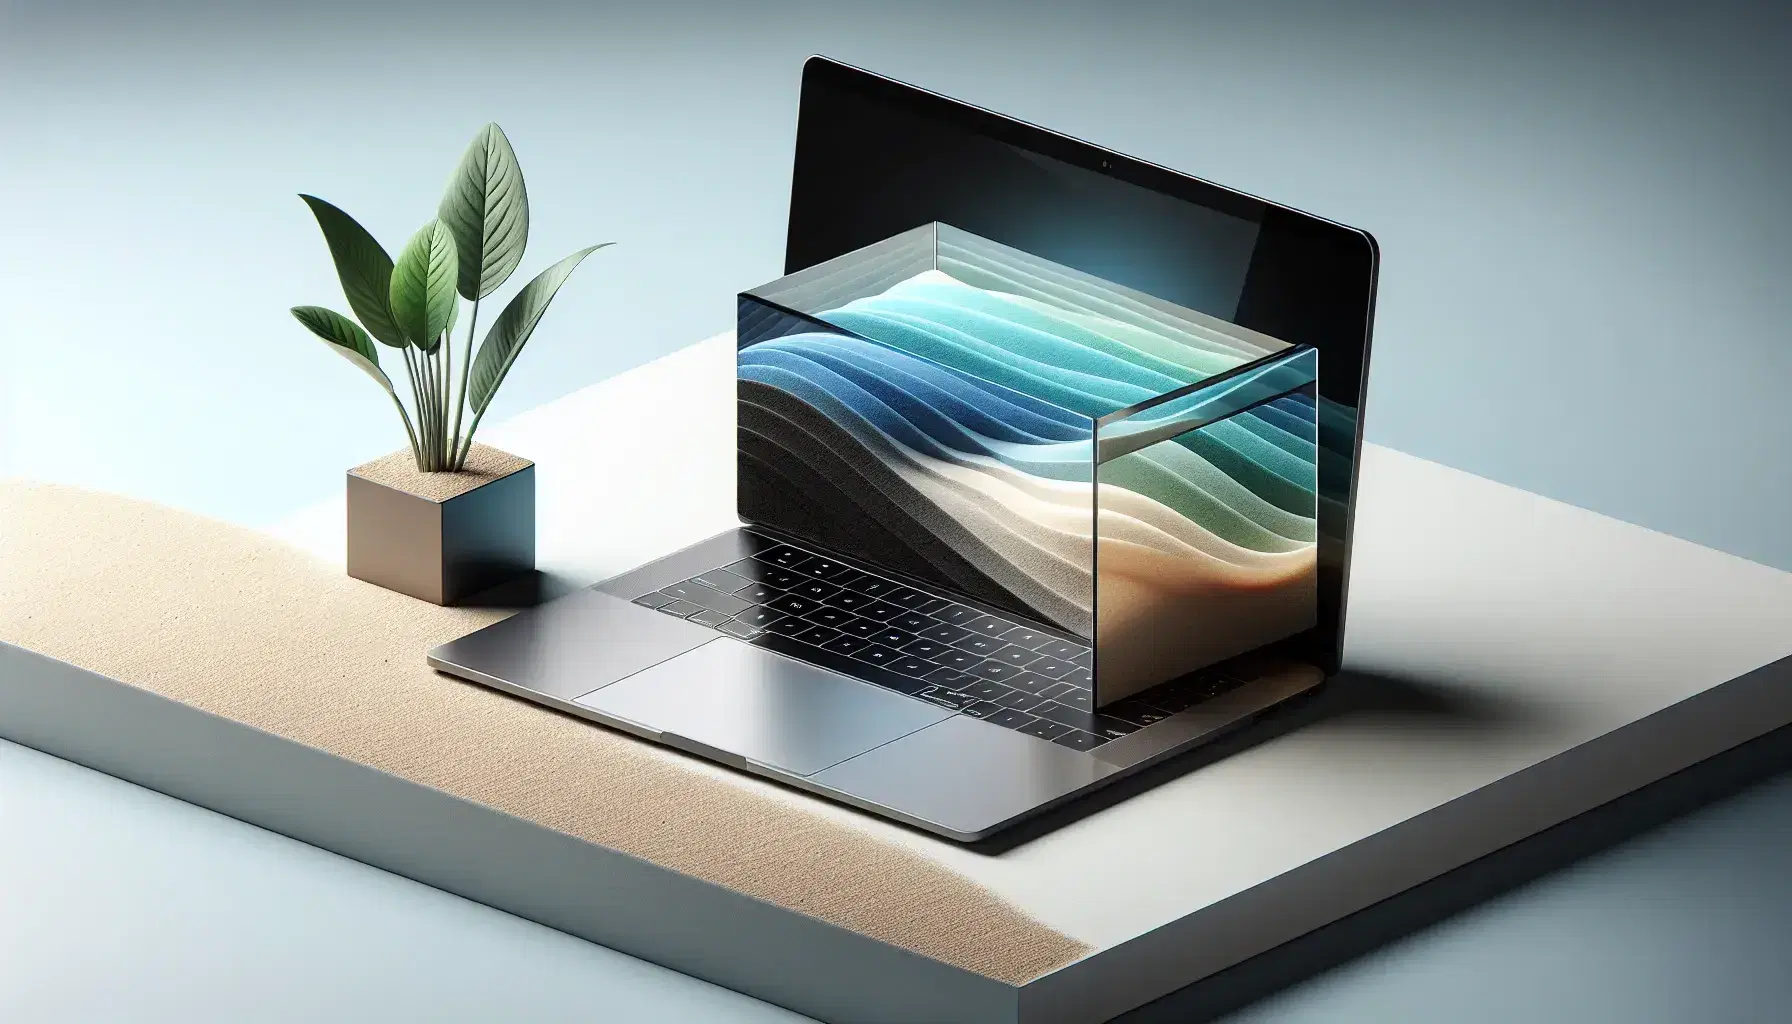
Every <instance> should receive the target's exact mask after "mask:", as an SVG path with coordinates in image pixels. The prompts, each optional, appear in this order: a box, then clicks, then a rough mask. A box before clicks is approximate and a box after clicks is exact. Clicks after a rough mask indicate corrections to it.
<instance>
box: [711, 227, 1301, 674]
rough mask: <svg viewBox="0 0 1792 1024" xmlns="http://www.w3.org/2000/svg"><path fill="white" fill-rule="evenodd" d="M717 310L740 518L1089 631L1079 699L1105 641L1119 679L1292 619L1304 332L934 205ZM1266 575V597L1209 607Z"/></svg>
mask: <svg viewBox="0 0 1792 1024" xmlns="http://www.w3.org/2000/svg"><path fill="white" fill-rule="evenodd" d="M739 312H740V315H739V325H738V326H739V332H738V344H739V353H738V360H737V365H738V390H737V394H738V400H739V431H740V453H739V464H740V485H739V486H740V494H739V504H740V513H741V515H742V517H743V518H744V519H746V520H747V521H749V522H754V523H758V524H761V525H765V526H770V527H774V528H776V529H779V530H782V531H784V532H786V533H790V534H793V535H795V536H798V537H802V538H807V539H809V540H811V541H813V542H815V543H817V544H819V545H821V546H824V547H827V548H831V549H833V550H836V551H839V552H842V553H847V554H852V555H855V556H857V557H859V558H860V559H862V560H865V561H868V562H871V563H873V564H876V565H879V566H882V567H885V568H888V569H892V570H895V571H897V572H899V573H905V574H907V575H909V576H911V577H915V578H917V579H920V580H924V581H929V582H932V583H935V584H938V585H939V586H941V587H942V588H945V589H947V590H950V591H955V592H957V593H959V594H963V595H968V596H970V597H972V598H975V599H977V600H980V601H982V602H984V603H987V604H989V605H992V606H994V607H997V608H1002V609H1006V610H1009V611H1012V612H1015V613H1017V614H1019V615H1023V616H1026V617H1027V618H1030V619H1032V620H1035V621H1037V622H1041V623H1044V624H1048V625H1051V626H1055V627H1057V628H1059V629H1061V630H1064V631H1066V632H1069V633H1072V634H1075V635H1078V636H1081V637H1086V638H1090V639H1091V640H1094V639H1097V638H1099V640H1100V642H1101V649H1100V650H1098V652H1097V658H1096V661H1097V674H1098V680H1097V684H1098V686H1099V687H1100V689H1099V690H1098V693H1099V696H1100V702H1102V703H1105V702H1106V701H1108V700H1109V699H1112V696H1113V695H1111V694H1110V693H1109V688H1108V686H1107V683H1106V679H1107V676H1108V673H1109V666H1110V664H1112V665H1115V666H1120V668H1119V669H1116V671H1122V672H1123V674H1122V675H1121V676H1118V677H1116V678H1117V679H1118V680H1119V686H1120V687H1121V689H1124V690H1125V691H1126V692H1132V691H1133V690H1136V689H1139V688H1142V686H1144V685H1149V684H1148V683H1139V681H1140V680H1143V679H1145V678H1147V677H1148V676H1149V675H1150V674H1151V673H1152V672H1156V671H1158V670H1159V669H1158V668H1155V667H1151V666H1181V667H1180V668H1178V669H1177V671H1178V672H1180V671H1185V670H1186V669H1187V668H1193V667H1197V666H1196V665H1195V662H1197V661H1200V659H1201V658H1203V657H1206V653H1204V652H1208V653H1210V652H1213V651H1219V650H1222V649H1227V650H1228V651H1229V653H1238V652H1237V651H1230V649H1229V648H1230V647H1231V646H1236V644H1228V643H1225V642H1218V641H1216V640H1214V639H1213V638H1214V637H1215V635H1216V634H1218V633H1227V634H1228V635H1233V636H1234V637H1235V638H1243V637H1245V636H1246V634H1245V633H1240V632H1237V628H1238V626H1237V624H1242V623H1245V622H1247V621H1248V622H1250V623H1264V624H1265V627H1264V628H1263V629H1253V631H1251V632H1250V633H1249V636H1250V637H1253V638H1266V639H1270V640H1273V639H1279V638H1280V636H1285V635H1288V633H1291V632H1298V631H1299V630H1301V629H1305V628H1307V627H1309V626H1311V625H1312V624H1313V621H1312V620H1313V615H1314V612H1313V607H1314V600H1315V598H1314V595H1313V593H1312V591H1313V586H1314V572H1313V568H1312V564H1313V540H1314V536H1313V516H1314V510H1313V500H1314V498H1313V494H1314V489H1315V484H1314V480H1313V465H1314V452H1313V450H1312V449H1313V445H1314V439H1315V432H1314V429H1313V418H1314V411H1313V408H1314V407H1313V402H1312V399H1311V395H1312V388H1311V382H1312V380H1313V374H1314V372H1315V360H1314V358H1313V357H1314V353H1313V352H1312V350H1311V349H1292V348H1290V347H1289V346H1288V345H1287V344H1285V343H1283V342H1281V341H1279V340H1277V339H1274V338H1270V337H1268V336H1265V335H1261V334H1257V333H1254V332H1251V331H1247V330H1244V329H1241V328H1238V327H1236V326H1234V325H1232V324H1229V323H1226V322H1224V321H1221V320H1218V319H1215V318H1213V317H1209V316H1207V315H1205V314H1202V313H1200V312H1197V311H1195V310H1190V309H1186V308H1183V307H1180V306H1177V305H1175V304H1172V303H1168V302H1165V301H1163V300H1161V299H1157V298H1155V297H1152V296H1150V295H1146V294H1144V293H1142V292H1138V291H1136V290H1132V289H1128V288H1125V287H1122V286H1119V285H1115V284H1112V283H1110V282H1106V281H1103V280H1101V279H1099V278H1095V277H1092V276H1090V275H1088V274H1084V273H1081V272H1078V271H1075V270H1072V269H1070V268H1067V267H1063V266H1060V265H1058V264H1054V263H1051V262H1049V261H1047V260H1042V259H1040V258H1038V257H1035V256H1032V255H1029V254H1027V253H1025V252H1021V251H1020V250H1017V249H1013V248H1010V247H1007V246H1002V245H999V244H997V243H994V242H991V241H989V240H987V239H983V238H979V237H977V236H975V235H971V234H969V233H967V232H964V231H959V230H957V229H954V228H951V227H949V226H947V225H944V224H929V225H923V226H922V227H919V228H916V229H914V230H912V231H908V232H904V233H903V234H900V235H896V236H894V237H892V238H889V239H886V240H885V241H883V242H879V243H877V244H876V245H872V246H869V247H867V248H865V249H861V250H859V251H857V252H854V253H849V254H847V255H845V256H842V257H839V258H837V259H834V260H830V261H828V262H826V263H823V264H819V265H817V266H814V267H810V268H809V269H807V270H804V271H801V272H799V273H797V274H793V275H790V276H788V277H785V278H782V279H780V280H778V281H775V282H772V283H771V284H769V285H766V286H764V287H761V288H756V289H753V290H751V291H749V292H747V293H744V294H743V295H742V296H741V297H740V306H739ZM1303 388H1304V390H1303ZM1098 424H1099V426H1098ZM1303 424H1304V427H1303V426H1302V425H1303ZM1302 444H1304V445H1305V448H1304V449H1302V448H1301V447H1300V445H1302ZM1098 452H1099V454H1100V458H1099V462H1100V478H1101V479H1100V482H1101V486H1100V497H1099V499H1098V497H1097V493H1096V487H1095V483H1096V475H1097V462H1098V458H1097V454H1098ZM1296 463H1298V464H1299V465H1301V466H1305V467H1306V468H1305V470H1304V471H1303V470H1301V469H1299V468H1298V466H1296ZM1302 495H1304V497H1302ZM1098 519H1099V522H1098ZM1301 523H1304V524H1305V525H1304V527H1302V526H1301V525H1300V524H1301ZM1303 529H1304V532H1302V531H1303ZM1160 535H1161V536H1160ZM1098 536H1099V537H1100V538H1101V540H1100V544H1099V553H1098V544H1097V537H1098ZM1148 537H1149V538H1152V539H1151V540H1150V541H1149V543H1148V542H1147V541H1146V538H1148ZM1151 544H1156V545H1157V548H1152V549H1151V550H1153V551H1157V554H1156V555H1155V556H1154V557H1155V561H1152V562H1150V563H1149V565H1146V564H1145V563H1138V562H1137V561H1136V559H1135V560H1134V561H1130V562H1129V561H1128V560H1127V559H1128V558H1131V557H1132V556H1133V555H1134V554H1137V553H1138V552H1140V551H1144V550H1146V549H1147V548H1150V545H1151ZM1158 549H1161V550H1158ZM1234 549H1236V550H1234ZM1216 552H1223V554H1216ZM1240 552H1243V553H1242V554H1241V553H1240ZM1253 559H1254V560H1253ZM1303 560H1304V561H1303ZM1098 563H1099V564H1100V565H1101V574H1100V577H1099V578H1100V580H1101V586H1100V593H1099V594H1098V593H1097V585H1096V580H1097V572H1096V567H1097V564H1098ZM1172 563H1177V564H1172ZM1181 563H1186V564H1181ZM1222 563H1223V564H1225V565H1229V566H1234V569H1232V570H1229V573H1230V574H1228V573H1226V572H1218V571H1217V570H1215V569H1214V568H1213V567H1214V566H1215V565H1219V564H1222ZM1271 563H1273V564H1274V565H1276V566H1279V567H1280V568H1278V569H1276V570H1275V571H1274V572H1269V571H1268V570H1265V573H1263V574H1259V576H1251V575H1250V572H1252V571H1255V569H1256V567H1259V566H1267V565H1270V564H1271ZM1240 566H1242V567H1245V568H1238V567H1240ZM1276 572H1279V573H1281V575H1280V576H1276V575H1275V573H1276ZM1272 577H1274V578H1273V579H1272ZM1278 581H1279V582H1278ZM1297 585H1298V586H1304V587H1305V588H1306V593H1305V596H1304V597H1297V596H1295V595H1294V594H1293V590H1294V589H1295V588H1296V587H1297ZM1228 586H1230V587H1231V590H1230V591H1229V590H1228V589H1227V587H1228ZM1153 588H1155V589H1153ZM1266 592H1274V593H1275V594H1277V595H1279V596H1278V597H1277V598H1276V600H1278V601H1281V602H1282V603H1281V604H1280V605H1278V607H1281V608H1283V609H1284V611H1286V614H1281V615H1278V616H1269V615H1267V613H1261V614H1260V613H1259V612H1256V611H1252V612H1249V613H1248V614H1247V613H1239V614H1232V613H1231V610H1229V609H1225V608H1221V607H1220V605H1221V604H1222V603H1223V602H1224V601H1225V600H1226V599H1227V598H1226V595H1227V594H1228V593H1235V594H1236V595H1237V596H1239V597H1240V599H1241V600H1245V601H1247V602H1250V601H1257V603H1258V604H1261V603H1262V602H1261V601H1258V595H1259V594H1261V593H1266ZM1197 594H1199V595H1205V596H1204V597H1201V598H1197V597H1196V596H1192V595H1197ZM1165 601H1168V602H1169V604H1167V605H1165V604H1163V602H1165ZM1160 605H1162V607H1160ZM1098 607H1099V608H1100V609H1101V611H1100V616H1099V625H1100V626H1101V629H1100V630H1099V631H1098V629H1097V626H1098V615H1097V609H1098ZM1253 607H1255V605H1253ZM1297 612H1298V614H1297ZM1227 615H1230V616H1231V617H1229V618H1228V617H1225V616H1227ZM1116 616H1118V617H1116ZM1215 616H1219V618H1215ZM1203 617H1206V619H1207V620H1208V621H1207V623H1206V625H1203V623H1202V619H1203ZM1272 621H1273V623H1277V624H1282V625H1287V626H1288V627H1289V628H1288V629H1287V630H1286V631H1285V632H1283V633H1281V634H1279V635H1278V636H1268V635H1267V634H1268V633H1269V632H1272V631H1273V630H1270V629H1269V628H1268V625H1267V624H1269V623H1271V622H1272ZM1227 623H1232V624H1233V625H1226V624H1227ZM1146 624H1150V629H1152V630H1155V632H1141V630H1143V629H1145V627H1146ZM1228 631H1230V632H1229V633H1228ZM1110 639H1112V641H1113V642H1114V643H1125V644H1127V645H1129V647H1131V646H1137V645H1140V644H1149V645H1153V646H1154V647H1155V648H1159V649H1164V648H1173V649H1174V651H1175V652H1176V653H1174V654H1173V655H1172V654H1164V653H1160V654H1157V655H1151V656H1145V655H1143V654H1140V655H1136V656H1134V655H1130V654H1129V658H1130V660H1126V661H1112V660H1111V659H1112V658H1113V657H1118V655H1113V654H1111V652H1110V651H1109V650H1108V645H1109V642H1110ZM1240 642H1242V639H1241V640H1240ZM1256 642H1258V643H1260V642H1263V640H1262V639H1258V640H1256ZM1219 656H1220V657H1224V656H1225V655H1219ZM1210 660H1211V659H1210ZM1202 663H1205V662H1202ZM1166 671H1167V669H1166ZM1170 674H1171V675H1173V674H1176V673H1174V672H1172V673H1170ZM1166 678H1169V676H1168V675H1164V676H1161V677H1159V678H1157V679H1153V680H1151V682H1159V681H1162V680H1163V679H1166ZM1135 683H1138V684H1139V685H1134V684H1135ZM1115 692H1116V694H1117V693H1118V692H1119V691H1115Z"/></svg>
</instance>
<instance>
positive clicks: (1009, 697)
mask: <svg viewBox="0 0 1792 1024" xmlns="http://www.w3.org/2000/svg"><path fill="white" fill-rule="evenodd" d="M996 703H997V704H1000V705H1002V706H1003V707H1005V708H1013V709H1014V710H1016V711H1033V709H1034V708H1036V707H1038V706H1039V705H1041V704H1049V703H1051V702H1050V701H1048V700H1046V699H1045V698H1044V697H1041V696H1039V695H1038V694H1036V693H1028V692H1026V691H1025V690H1009V691H1008V692H1007V693H1004V694H1002V696H1001V697H1000V698H998V699H997V700H996ZM1033 713H1034V714H1038V712H1036V711H1034V712H1033Z"/></svg>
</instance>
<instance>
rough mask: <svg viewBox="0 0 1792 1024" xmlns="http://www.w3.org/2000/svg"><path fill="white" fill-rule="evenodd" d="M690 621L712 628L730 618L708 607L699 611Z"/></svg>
mask: <svg viewBox="0 0 1792 1024" xmlns="http://www.w3.org/2000/svg"><path fill="white" fill-rule="evenodd" d="M688 621H690V622H695V623H696V624H697V625H699V626H708V627H709V628H710V629H715V628H716V627H718V626H720V625H721V624H722V623H724V622H727V621H729V618H728V616H726V615H723V614H722V613H721V612H718V611H712V610H710V609H708V608H705V609H703V610H702V611H700V612H698V613H697V614H695V615H693V616H691V617H690V619H689V620H688Z"/></svg>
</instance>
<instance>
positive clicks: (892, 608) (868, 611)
mask: <svg viewBox="0 0 1792 1024" xmlns="http://www.w3.org/2000/svg"><path fill="white" fill-rule="evenodd" d="M854 610H855V611H857V612H858V613H859V614H860V615H862V616H864V617H865V618H867V619H874V620H876V621H878V622H888V621H890V620H891V619H893V618H895V617H896V616H898V615H901V614H902V608H901V607H900V606H898V605H893V604H885V603H884V602H882V601H873V602H871V603H870V604H868V605H866V606H865V607H863V608H857V609H854Z"/></svg>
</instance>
